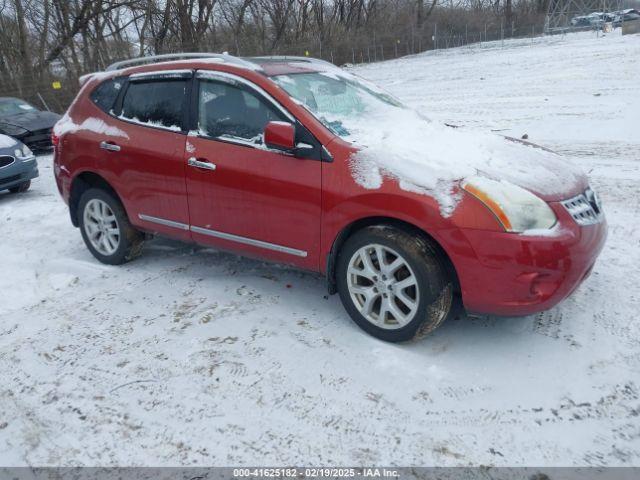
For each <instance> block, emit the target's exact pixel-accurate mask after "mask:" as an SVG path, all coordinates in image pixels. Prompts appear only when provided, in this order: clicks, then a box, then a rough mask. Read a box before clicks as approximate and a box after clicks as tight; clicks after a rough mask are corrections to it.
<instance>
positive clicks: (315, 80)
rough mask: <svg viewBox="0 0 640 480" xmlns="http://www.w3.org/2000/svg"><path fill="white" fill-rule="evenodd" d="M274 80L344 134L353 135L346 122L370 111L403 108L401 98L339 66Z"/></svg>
mask: <svg viewBox="0 0 640 480" xmlns="http://www.w3.org/2000/svg"><path fill="white" fill-rule="evenodd" d="M273 80H274V81H275V82H276V83H277V84H278V85H280V87H282V88H283V89H284V90H285V91H286V92H287V93H288V94H289V95H291V96H292V97H293V98H294V99H296V100H298V101H299V102H301V103H302V104H303V105H304V106H305V107H306V108H307V109H308V110H309V111H311V112H312V113H313V114H314V115H315V116H316V117H317V118H318V119H319V120H320V121H321V122H322V123H323V124H324V125H325V126H326V127H327V128H329V129H330V130H331V131H333V132H334V133H335V134H336V135H339V136H341V137H348V136H349V135H350V132H349V130H348V128H347V127H346V124H348V123H350V121H354V120H359V119H360V118H362V117H365V116H366V115H367V114H368V113H370V112H371V111H374V110H377V111H379V110H380V109H389V108H393V109H397V108H404V106H403V105H402V104H401V103H400V102H399V101H398V100H396V99H395V98H393V97H392V96H391V95H389V94H388V93H385V92H384V91H382V90H380V89H378V88H377V87H376V86H374V85H371V84H368V83H366V82H365V81H363V80H361V79H359V78H358V77H356V76H354V75H350V74H348V73H346V72H340V71H339V70H337V69H336V70H335V71H333V70H331V71H326V72H313V73H295V74H288V75H276V76H275V77H273Z"/></svg>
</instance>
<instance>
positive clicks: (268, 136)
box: [264, 122, 296, 152]
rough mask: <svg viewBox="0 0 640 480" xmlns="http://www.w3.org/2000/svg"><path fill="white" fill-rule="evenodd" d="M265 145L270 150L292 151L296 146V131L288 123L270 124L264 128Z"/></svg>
mask: <svg viewBox="0 0 640 480" xmlns="http://www.w3.org/2000/svg"><path fill="white" fill-rule="evenodd" d="M264 144H265V145H266V146H267V147H268V148H275V149H277V150H285V151H288V152H289V151H292V150H293V149H294V148H295V146H296V129H295V127H294V126H293V125H292V124H290V123H287V122H269V123H267V126H266V127H264Z"/></svg>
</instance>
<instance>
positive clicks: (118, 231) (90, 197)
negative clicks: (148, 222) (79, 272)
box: [78, 188, 143, 265]
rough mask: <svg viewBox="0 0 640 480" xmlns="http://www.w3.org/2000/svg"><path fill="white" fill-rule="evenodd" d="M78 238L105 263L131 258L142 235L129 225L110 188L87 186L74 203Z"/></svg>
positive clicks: (140, 247) (118, 262) (110, 263)
mask: <svg viewBox="0 0 640 480" xmlns="http://www.w3.org/2000/svg"><path fill="white" fill-rule="evenodd" d="M78 223H79V226H80V232H81V233H82V239H83V240H84V243H85V245H86V246H87V248H88V249H89V251H90V252H91V253H92V255H93V256H94V257H96V258H97V259H98V260H100V261H101V262H102V263H106V264H108V265H120V264H123V263H125V262H128V261H129V260H131V259H133V258H135V257H136V256H138V255H139V254H140V251H141V249H142V241H143V235H142V234H141V233H140V232H139V231H138V230H136V229H135V228H133V226H132V225H131V223H130V222H129V218H128V217H127V214H126V212H125V210H124V207H123V206H122V204H121V203H120V201H119V200H118V199H117V198H116V197H115V196H114V195H113V194H111V193H110V192H107V191H105V190H102V189H98V188H91V189H89V190H87V191H86V192H84V193H83V194H82V196H81V197H80V202H79V204H78Z"/></svg>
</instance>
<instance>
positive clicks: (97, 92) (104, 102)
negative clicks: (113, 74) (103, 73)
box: [91, 78, 124, 113]
mask: <svg viewBox="0 0 640 480" xmlns="http://www.w3.org/2000/svg"><path fill="white" fill-rule="evenodd" d="M123 83H124V79H122V78H112V79H110V80H105V81H104V82H102V83H101V84H100V85H98V86H97V87H96V88H95V89H94V90H93V92H91V101H92V102H93V103H94V104H95V105H96V106H97V107H98V108H99V109H100V110H103V111H104V112H107V113H109V112H110V111H111V109H112V108H113V104H114V103H115V101H116V98H118V94H119V93H120V89H121V88H122V84H123Z"/></svg>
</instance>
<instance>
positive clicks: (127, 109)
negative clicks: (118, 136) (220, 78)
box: [120, 80, 187, 131]
mask: <svg viewBox="0 0 640 480" xmlns="http://www.w3.org/2000/svg"><path fill="white" fill-rule="evenodd" d="M186 86H187V83H186V82H185V81H184V80H154V81H146V82H141V81H136V82H130V83H129V86H128V88H127V91H126V93H125V95H124V99H123V101H122V112H121V114H120V117H121V118H123V119H125V120H130V121H132V122H134V123H140V124H142V125H147V126H150V127H159V128H166V129H169V130H175V131H180V130H182V121H183V118H184V109H185V91H186Z"/></svg>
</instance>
